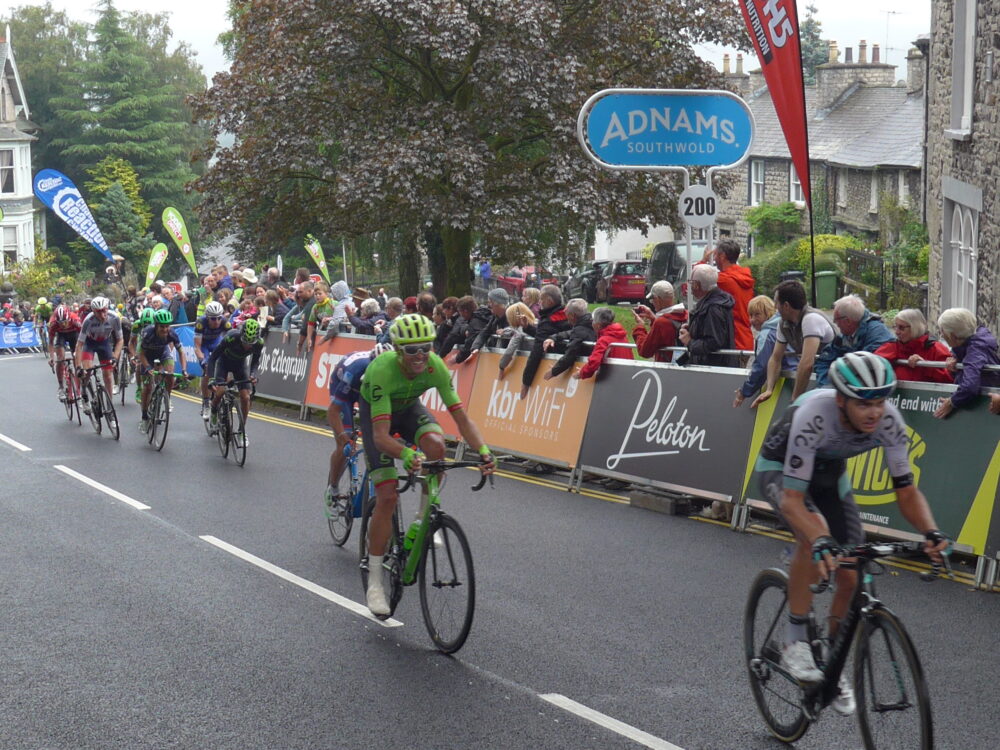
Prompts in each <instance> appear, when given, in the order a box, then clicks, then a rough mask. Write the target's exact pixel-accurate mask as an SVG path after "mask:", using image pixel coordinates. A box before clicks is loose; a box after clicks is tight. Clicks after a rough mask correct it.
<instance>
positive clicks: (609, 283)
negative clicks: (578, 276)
mask: <svg viewBox="0 0 1000 750" xmlns="http://www.w3.org/2000/svg"><path fill="white" fill-rule="evenodd" d="M647 265H648V264H647V263H646V261H644V260H615V261H612V262H610V263H608V265H607V266H605V267H604V273H603V275H602V276H601V278H600V279H599V280H598V281H597V301H598V302H607V303H608V304H609V305H616V304H618V303H619V302H633V303H634V302H639V301H641V300H642V299H644V298H645V297H646V266H647Z"/></svg>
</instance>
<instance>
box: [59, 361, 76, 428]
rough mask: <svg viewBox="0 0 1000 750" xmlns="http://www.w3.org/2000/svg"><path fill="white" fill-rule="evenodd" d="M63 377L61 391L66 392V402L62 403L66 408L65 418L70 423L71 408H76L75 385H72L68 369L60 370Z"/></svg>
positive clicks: (71, 417) (62, 368) (71, 376)
mask: <svg viewBox="0 0 1000 750" xmlns="http://www.w3.org/2000/svg"><path fill="white" fill-rule="evenodd" d="M60 369H61V371H62V375H63V380H62V383H63V389H64V390H65V392H66V400H65V401H63V406H65V407H66V417H67V418H68V419H69V421H70V422H72V421H73V407H74V406H76V396H77V393H76V385H75V384H74V383H73V375H72V374H71V373H70V371H69V368H68V367H61V368H60Z"/></svg>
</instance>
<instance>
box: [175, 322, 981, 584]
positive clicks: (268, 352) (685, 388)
mask: <svg viewBox="0 0 1000 750" xmlns="http://www.w3.org/2000/svg"><path fill="white" fill-rule="evenodd" d="M186 328H190V326H181V327H180V329H181V331H183V330H184V329H186ZM187 335H188V334H187V333H182V341H186V337H187ZM190 341H191V343H190V345H191V346H192V347H193V332H191V340H190ZM296 344H297V336H295V335H294V334H293V336H292V337H291V339H290V341H289V342H287V343H283V342H282V341H281V334H280V332H278V331H275V332H273V333H271V334H270V337H269V338H268V340H267V341H266V345H265V354H264V357H263V358H262V366H261V372H260V381H259V383H258V387H257V392H258V393H259V394H260V395H261V396H264V397H267V398H273V399H277V400H280V401H284V402H287V403H292V404H299V405H301V406H302V408H303V409H306V408H317V409H326V408H327V407H328V405H329V401H330V397H329V385H330V377H331V375H332V373H333V370H334V368H335V367H336V364H337V362H338V361H339V360H340V359H341V358H342V357H344V356H347V355H348V354H350V353H352V352H355V351H364V350H368V349H370V348H371V347H372V345H373V339H372V337H370V336H359V335H355V334H347V333H342V334H339V335H337V336H336V337H334V338H332V339H329V340H321V339H317V344H316V346H315V349H314V350H313V351H312V352H311V353H309V354H308V355H307V354H306V353H303V354H301V355H299V354H296V351H295V347H296ZM187 346H188V344H187V343H185V347H187ZM500 354H501V351H500V350H498V349H484V350H483V351H481V352H480V353H479V354H478V355H477V356H475V357H473V358H471V359H470V360H467V361H466V362H464V363H462V364H458V365H456V364H449V365H448V366H449V369H450V371H451V378H452V383H453V384H454V385H455V388H456V390H457V391H458V393H459V395H460V396H461V398H462V401H463V403H464V404H465V405H466V409H467V411H468V414H469V416H470V417H471V418H472V420H473V421H474V422H475V423H476V425H477V426H478V427H479V429H480V431H481V432H482V434H483V438H484V439H485V440H486V442H487V443H488V444H489V445H490V446H491V447H494V448H495V449H497V450H499V451H503V452H504V453H512V454H514V455H517V456H522V457H525V458H531V459H535V460H539V461H542V462H545V463H548V464H552V465H554V466H559V467H563V468H566V469H570V470H572V472H573V475H572V481H571V488H572V487H575V488H578V487H579V486H580V480H581V477H582V475H583V472H584V471H586V472H591V473H594V474H598V475H601V476H607V477H612V478H615V479H620V480H623V481H629V482H635V483H640V484H643V485H649V486H653V487H660V488H663V489H666V490H671V491H678V492H683V493H687V494H691V495H694V496H698V497H703V498H705V499H713V500H723V501H726V502H730V503H732V504H733V505H734V517H733V525H734V528H745V526H746V522H747V519H748V517H749V511H750V510H751V509H752V508H754V507H759V506H764V505H765V503H763V502H762V501H761V499H760V497H759V494H760V493H759V491H758V490H757V488H756V487H755V486H754V485H753V482H752V478H753V465H754V462H755V460H756V457H757V455H758V452H759V450H760V447H761V444H762V442H763V440H764V436H765V435H766V434H767V431H768V429H769V428H770V426H771V425H772V423H773V422H774V420H775V419H777V418H778V417H780V415H781V414H783V413H784V409H785V407H787V406H788V404H789V403H790V401H791V391H792V382H791V381H790V380H788V379H783V380H782V381H781V384H780V388H778V389H776V394H775V396H774V397H772V398H771V399H769V400H768V401H767V402H765V403H764V404H762V405H761V406H760V407H759V408H758V409H757V410H751V409H750V408H749V404H748V403H744V405H743V406H742V407H741V408H739V409H734V408H732V402H733V394H734V392H735V391H736V389H737V388H738V387H739V385H740V384H741V383H742V382H743V380H744V378H745V377H746V373H745V371H744V370H742V369H728V368H710V367H680V366H678V365H676V364H673V363H652V362H640V361H629V360H612V361H609V362H607V363H605V364H604V365H603V366H602V367H601V370H600V372H599V373H598V375H597V377H596V378H592V379H588V380H579V379H575V378H573V377H572V374H573V373H574V372H576V371H577V370H579V368H580V366H581V365H582V363H583V360H580V361H578V362H577V363H576V364H575V365H574V366H573V368H571V369H570V370H567V371H566V372H564V373H562V374H560V375H559V376H556V377H554V378H551V379H549V380H545V379H544V376H545V375H546V374H547V373H548V372H549V370H551V368H552V365H553V364H554V363H555V361H556V360H557V359H558V356H557V355H552V354H547V355H545V357H544V359H543V360H542V363H541V365H540V367H539V371H538V373H537V375H536V377H535V380H534V384H533V385H532V386H531V388H530V389H529V390H528V394H527V396H526V398H524V399H522V398H521V375H522V373H523V371H524V366H525V363H526V361H527V357H526V355H525V353H524V352H521V353H519V354H518V355H517V356H516V357H515V358H514V360H513V362H512V363H511V365H510V367H509V368H508V370H507V371H506V373H505V374H504V376H503V377H502V378H501V377H500V374H499V360H500ZM191 356H192V359H193V354H192V355H191ZM953 390H954V386H950V385H938V384H931V383H926V384H925V383H907V384H904V385H903V386H902V387H901V388H900V389H899V390H898V392H897V394H896V395H895V396H894V397H893V403H894V404H895V405H896V406H897V408H899V410H900V411H901V413H902V414H903V417H904V418H905V420H906V422H907V425H908V428H909V434H910V461H911V464H912V467H913V471H914V475H915V476H916V478H917V481H918V484H919V486H920V488H921V489H922V490H923V492H924V494H925V495H926V496H927V499H928V502H929V503H930V505H931V508H932V510H933V512H934V515H935V518H936V519H937V521H938V523H939V524H940V526H941V529H942V530H943V531H944V532H945V533H946V534H948V535H949V536H951V538H953V539H955V540H956V541H957V543H958V544H959V545H960V548H961V549H962V550H965V551H967V552H969V553H972V554H975V555H978V556H987V557H989V558H990V559H996V558H997V556H998V553H1000V514H997V513H994V508H995V507H997V505H998V503H1000V429H998V428H1000V417H997V416H996V415H993V414H990V413H989V411H988V408H987V406H988V402H989V399H988V396H987V395H980V396H979V399H978V402H977V403H976V404H975V405H974V406H973V407H972V408H965V409H960V410H958V411H957V412H956V413H954V414H952V416H951V417H949V418H948V419H947V420H945V421H941V420H937V419H934V417H933V412H934V409H935V408H936V407H937V404H938V402H939V400H940V399H941V398H942V397H943V396H945V395H947V394H948V393H950V392H952V391H953ZM983 393H984V394H986V393H987V391H984V392H983ZM422 402H423V403H424V404H425V405H426V406H427V408H428V409H430V410H431V411H432V413H434V415H435V417H436V418H437V419H438V421H439V422H440V423H441V425H442V427H443V429H444V432H445V434H446V435H447V436H448V437H450V438H452V439H459V438H460V436H459V434H458V429H457V427H456V425H455V423H454V421H453V420H452V419H451V417H450V415H449V414H448V411H447V410H446V409H445V408H444V405H443V404H442V403H441V400H440V397H439V396H438V394H437V393H436V392H429V393H425V394H424V395H423V397H422ZM882 453H883V452H882V450H881V449H876V450H873V451H870V452H868V453H866V454H863V455H861V456H857V457H855V458H853V459H851V460H850V461H848V471H849V473H850V476H851V480H852V484H853V486H854V492H855V497H856V498H857V501H858V504H859V505H860V507H861V511H862V518H863V520H864V522H865V524H866V528H867V529H869V530H871V531H877V532H879V533H882V534H886V535H890V536H901V537H904V538H909V537H910V536H911V535H912V529H911V527H910V526H909V524H908V523H907V522H906V521H905V519H904V518H903V517H902V515H901V514H900V513H899V511H898V509H897V507H896V504H895V494H894V492H893V490H892V481H891V477H889V475H888V473H887V471H886V468H885V464H884V459H883V455H882ZM768 507H769V506H768ZM985 560H986V558H983V557H981V564H982V565H985Z"/></svg>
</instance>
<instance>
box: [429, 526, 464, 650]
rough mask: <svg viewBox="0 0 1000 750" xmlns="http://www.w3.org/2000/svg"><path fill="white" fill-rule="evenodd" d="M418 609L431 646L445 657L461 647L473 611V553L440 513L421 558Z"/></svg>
mask: <svg viewBox="0 0 1000 750" xmlns="http://www.w3.org/2000/svg"><path fill="white" fill-rule="evenodd" d="M418 575H419V578H420V609H421V611H423V613H424V624H425V625H426V626H427V632H428V633H429V634H430V636H431V640H432V641H434V645H435V646H437V647H438V649H440V650H441V651H443V652H444V653H446V654H453V653H455V652H456V651H458V650H459V649H460V648H462V644H464V643H465V639H466V638H468V637H469V629H470V628H471V627H472V615H473V613H474V612H475V609H476V574H475V571H474V570H473V567H472V551H471V550H470V549H469V540H468V539H466V538H465V532H464V531H462V527H461V526H459V525H458V521H456V520H455V519H454V518H452V517H451V516H449V515H445V514H444V513H439V514H438V515H437V517H436V519H435V521H434V523H432V525H431V528H429V529H428V530H427V535H426V536H425V537H424V549H423V555H421V557H420V570H419V573H418Z"/></svg>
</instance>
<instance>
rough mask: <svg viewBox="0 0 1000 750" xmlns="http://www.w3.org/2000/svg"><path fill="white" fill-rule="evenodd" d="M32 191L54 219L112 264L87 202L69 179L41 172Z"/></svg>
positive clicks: (46, 171) (51, 171)
mask: <svg viewBox="0 0 1000 750" xmlns="http://www.w3.org/2000/svg"><path fill="white" fill-rule="evenodd" d="M34 189H35V195H36V196H38V200H40V201H41V202H42V203H44V204H45V205H46V206H48V207H49V208H51V209H52V210H53V211H54V212H55V214H56V216H58V217H59V218H60V219H62V220H63V221H65V222H66V223H67V224H69V225H70V227H71V228H72V229H73V231H74V232H76V233H77V234H78V235H80V236H81V237H83V239H85V240H87V242H89V243H90V244H91V245H93V246H94V247H95V248H97V249H98V250H99V251H100V252H101V254H102V255H103V256H104V257H105V258H107V259H108V260H110V261H112V262H114V258H112V257H111V251H110V250H108V243H107V241H105V239H104V235H103V234H101V229H100V227H98V226H97V222H96V221H94V215H93V214H92V213H90V207H89V206H87V201H85V200H84V199H83V196H82V195H80V191H79V190H78V189H77V187H76V185H74V184H73V181H72V180H71V179H70V178H69V177H67V176H66V175H64V174H63V173H62V172H57V171H56V170H54V169H43V170H41V171H39V173H38V174H36V175H35V182H34Z"/></svg>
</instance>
